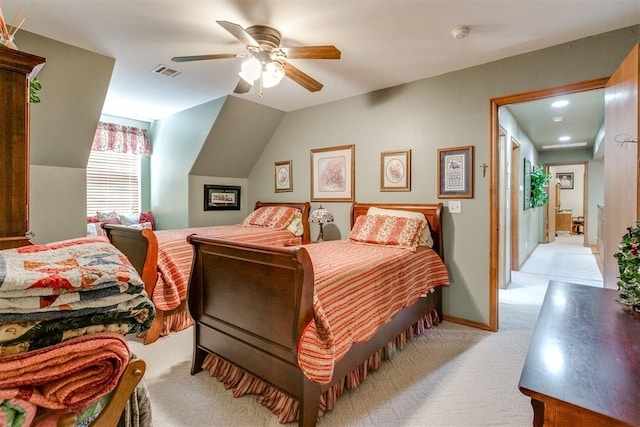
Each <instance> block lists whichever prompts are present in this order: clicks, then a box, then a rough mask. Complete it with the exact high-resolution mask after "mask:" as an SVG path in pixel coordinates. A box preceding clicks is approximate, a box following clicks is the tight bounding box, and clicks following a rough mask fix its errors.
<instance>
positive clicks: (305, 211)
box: [253, 201, 311, 244]
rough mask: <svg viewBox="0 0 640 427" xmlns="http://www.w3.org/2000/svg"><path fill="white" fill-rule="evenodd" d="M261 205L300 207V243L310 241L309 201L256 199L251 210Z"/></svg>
mask: <svg viewBox="0 0 640 427" xmlns="http://www.w3.org/2000/svg"><path fill="white" fill-rule="evenodd" d="M263 206H287V207H290V208H296V209H300V211H301V212H302V227H303V229H304V231H303V232H302V243H303V244H307V243H311V229H310V227H309V212H311V203H309V202H261V201H257V202H256V204H255V206H254V207H253V210H256V209H258V208H261V207H263Z"/></svg>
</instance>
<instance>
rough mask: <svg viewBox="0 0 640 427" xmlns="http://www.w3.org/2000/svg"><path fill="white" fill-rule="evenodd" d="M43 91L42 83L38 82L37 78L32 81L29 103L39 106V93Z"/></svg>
mask: <svg viewBox="0 0 640 427" xmlns="http://www.w3.org/2000/svg"><path fill="white" fill-rule="evenodd" d="M40 89H42V83H40V80H38V78H37V77H34V78H33V79H31V83H30V84H29V102H31V103H33V104H37V103H38V102H40V97H39V96H38V91H39V90H40Z"/></svg>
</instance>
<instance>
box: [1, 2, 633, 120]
mask: <svg viewBox="0 0 640 427" xmlns="http://www.w3.org/2000/svg"><path fill="white" fill-rule="evenodd" d="M20 6H23V11H22V15H21V16H22V17H25V22H24V25H23V26H22V28H24V29H26V30H28V31H30V32H33V33H36V34H39V35H42V36H45V37H48V38H51V39H54V40H58V41H62V42H65V43H68V44H71V45H74V46H78V47H81V48H84V49H88V50H91V51H95V52H98V53H101V54H104V55H108V56H111V57H114V58H115V59H116V65H115V69H114V72H113V77H112V81H111V85H110V87H109V92H108V94H107V99H106V101H105V105H104V113H106V114H111V115H116V116H121V117H129V118H134V119H140V120H153V119H158V118H162V117H164V116H167V115H170V114H173V113H176V112H178V111H181V110H184V109H186V108H190V107H192V106H195V105H199V104H201V103H204V102H207V101H210V100H212V99H216V98H220V97H222V96H225V95H228V94H231V93H232V92H233V90H234V88H235V86H236V83H237V82H238V75H237V73H238V71H239V68H240V64H241V61H242V60H241V59H218V60H210V61H198V62H190V63H173V62H171V57H173V56H188V55H200V54H210V53H240V52H244V51H245V50H244V47H243V46H242V45H241V44H240V43H239V42H238V41H237V40H235V39H234V38H233V37H232V36H231V35H230V34H229V33H228V32H227V31H225V30H224V29H223V28H222V27H220V26H219V25H217V24H216V21H217V20H226V21H231V22H234V23H237V24H240V25H242V26H243V27H248V26H250V25H254V24H267V25H270V26H273V27H275V28H277V29H278V30H280V32H281V33H282V38H283V40H282V45H283V46H291V47H293V46H305V45H321V44H333V45H335V46H336V47H337V48H338V49H340V50H341V51H342V58H341V59H340V60H291V61H290V62H291V63H292V64H294V65H295V66H297V67H298V68H300V69H301V70H302V71H304V72H306V73H307V74H309V75H311V76H312V77H314V78H315V79H317V80H319V81H320V82H322V83H323V84H324V85H325V86H324V88H323V89H322V90H321V91H319V92H315V93H310V92H308V91H306V90H305V89H303V88H302V87H301V86H299V85H297V84H296V83H294V82H292V81H290V80H288V79H285V80H284V81H283V82H282V83H281V84H280V85H279V86H277V87H275V88H271V89H265V92H264V96H263V97H262V98H260V97H259V96H258V93H257V90H256V88H253V89H252V90H251V91H250V92H249V93H247V94H244V95H235V96H240V97H242V98H244V99H248V100H251V101H253V102H257V103H260V104H264V105H267V106H270V107H273V108H276V109H279V110H282V111H293V110H296V109H300V108H304V107H308V106H312V105H317V104H322V103H326V102H330V101H334V100H338V99H343V98H347V97H351V96H354V95H359V94H363V93H367V92H371V91H374V90H378V89H382V88H386V87H391V86H395V85H399V84H402V83H406V82H410V81H414V80H419V79H422V78H426V77H430V76H435V75H439V74H443V73H446V72H450V71H453V70H458V69H462V68H466V67H471V66H474V65H478V64H482V63H486V62H490V61H494V60H497V59H501V58H505V57H508V56H512V55H516V54H520V53H524V52H528V51H532V50H537V49H542V48H545V47H549V46H553V45H556V44H559V43H563V42H568V41H571V40H575V39H579V38H583V37H587V36H590V35H594V34H599V33H603V32H607V31H611V30H615V29H619V28H623V27H627V26H630V25H635V24H638V23H640V1H639V0H598V1H595V0H593V1H588V0H538V1H525V0H493V1H485V0H459V1H458V0H439V1H436V0H324V1H317V0H280V1H278V0H267V1H255V0H235V1H233V0H215V1H214V0H209V1H206V0H0V7H2V11H3V13H4V16H5V20H6V21H8V22H11V20H12V19H13V17H14V16H15V15H16V13H17V11H18V9H19V7H20ZM462 24H464V25H469V26H471V33H470V34H469V36H468V37H467V38H466V39H462V40H460V39H454V37H453V36H452V33H451V30H452V29H453V28H454V27H455V26H457V25H462ZM17 39H18V40H19V35H18V37H17ZM160 64H164V65H167V66H169V67H171V68H174V69H176V70H178V71H181V72H182V74H181V75H180V76H179V77H177V78H169V77H164V76H160V75H156V74H153V73H152V72H151V70H152V69H154V68H155V67H156V66H157V65H160Z"/></svg>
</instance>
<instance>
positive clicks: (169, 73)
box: [151, 64, 182, 77]
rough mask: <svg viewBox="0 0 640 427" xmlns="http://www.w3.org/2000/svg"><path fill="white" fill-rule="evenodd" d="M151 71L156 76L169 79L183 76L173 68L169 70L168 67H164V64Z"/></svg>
mask: <svg viewBox="0 0 640 427" xmlns="http://www.w3.org/2000/svg"><path fill="white" fill-rule="evenodd" d="M151 71H153V72H154V73H156V74H160V75H163V76H167V77H178V76H179V75H180V74H182V72H181V71H178V70H174V69H173V68H169V67H167V66H166V65H162V64H160V65H158V66H157V67H156V68H154V69H153V70H151Z"/></svg>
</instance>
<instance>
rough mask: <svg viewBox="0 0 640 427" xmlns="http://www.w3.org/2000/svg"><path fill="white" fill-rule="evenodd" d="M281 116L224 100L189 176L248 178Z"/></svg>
mask: <svg viewBox="0 0 640 427" xmlns="http://www.w3.org/2000/svg"><path fill="white" fill-rule="evenodd" d="M284 116H285V112H283V111H280V110H276V109H273V108H270V107H265V106H263V105H259V104H256V103H253V102H250V101H246V100H244V99H240V98H236V97H233V96H228V97H226V100H225V103H224V106H223V107H222V110H221V111H220V114H218V117H217V119H216V121H215V123H214V125H213V127H212V128H211V132H210V133H209V135H208V136H207V139H206V141H205V142H204V144H203V146H202V149H201V150H200V153H199V155H198V157H197V159H196V160H195V162H194V164H193V167H192V169H191V175H202V176H216V177H229V178H247V177H249V174H250V173H251V170H252V169H253V166H254V165H255V163H256V162H257V161H258V159H259V158H260V155H261V154H262V152H263V150H264V148H265V147H266V146H267V144H268V143H269V141H270V140H271V136H272V135H273V133H274V132H275V131H276V129H277V128H278V126H279V125H280V122H281V121H282V119H283V117H284Z"/></svg>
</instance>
